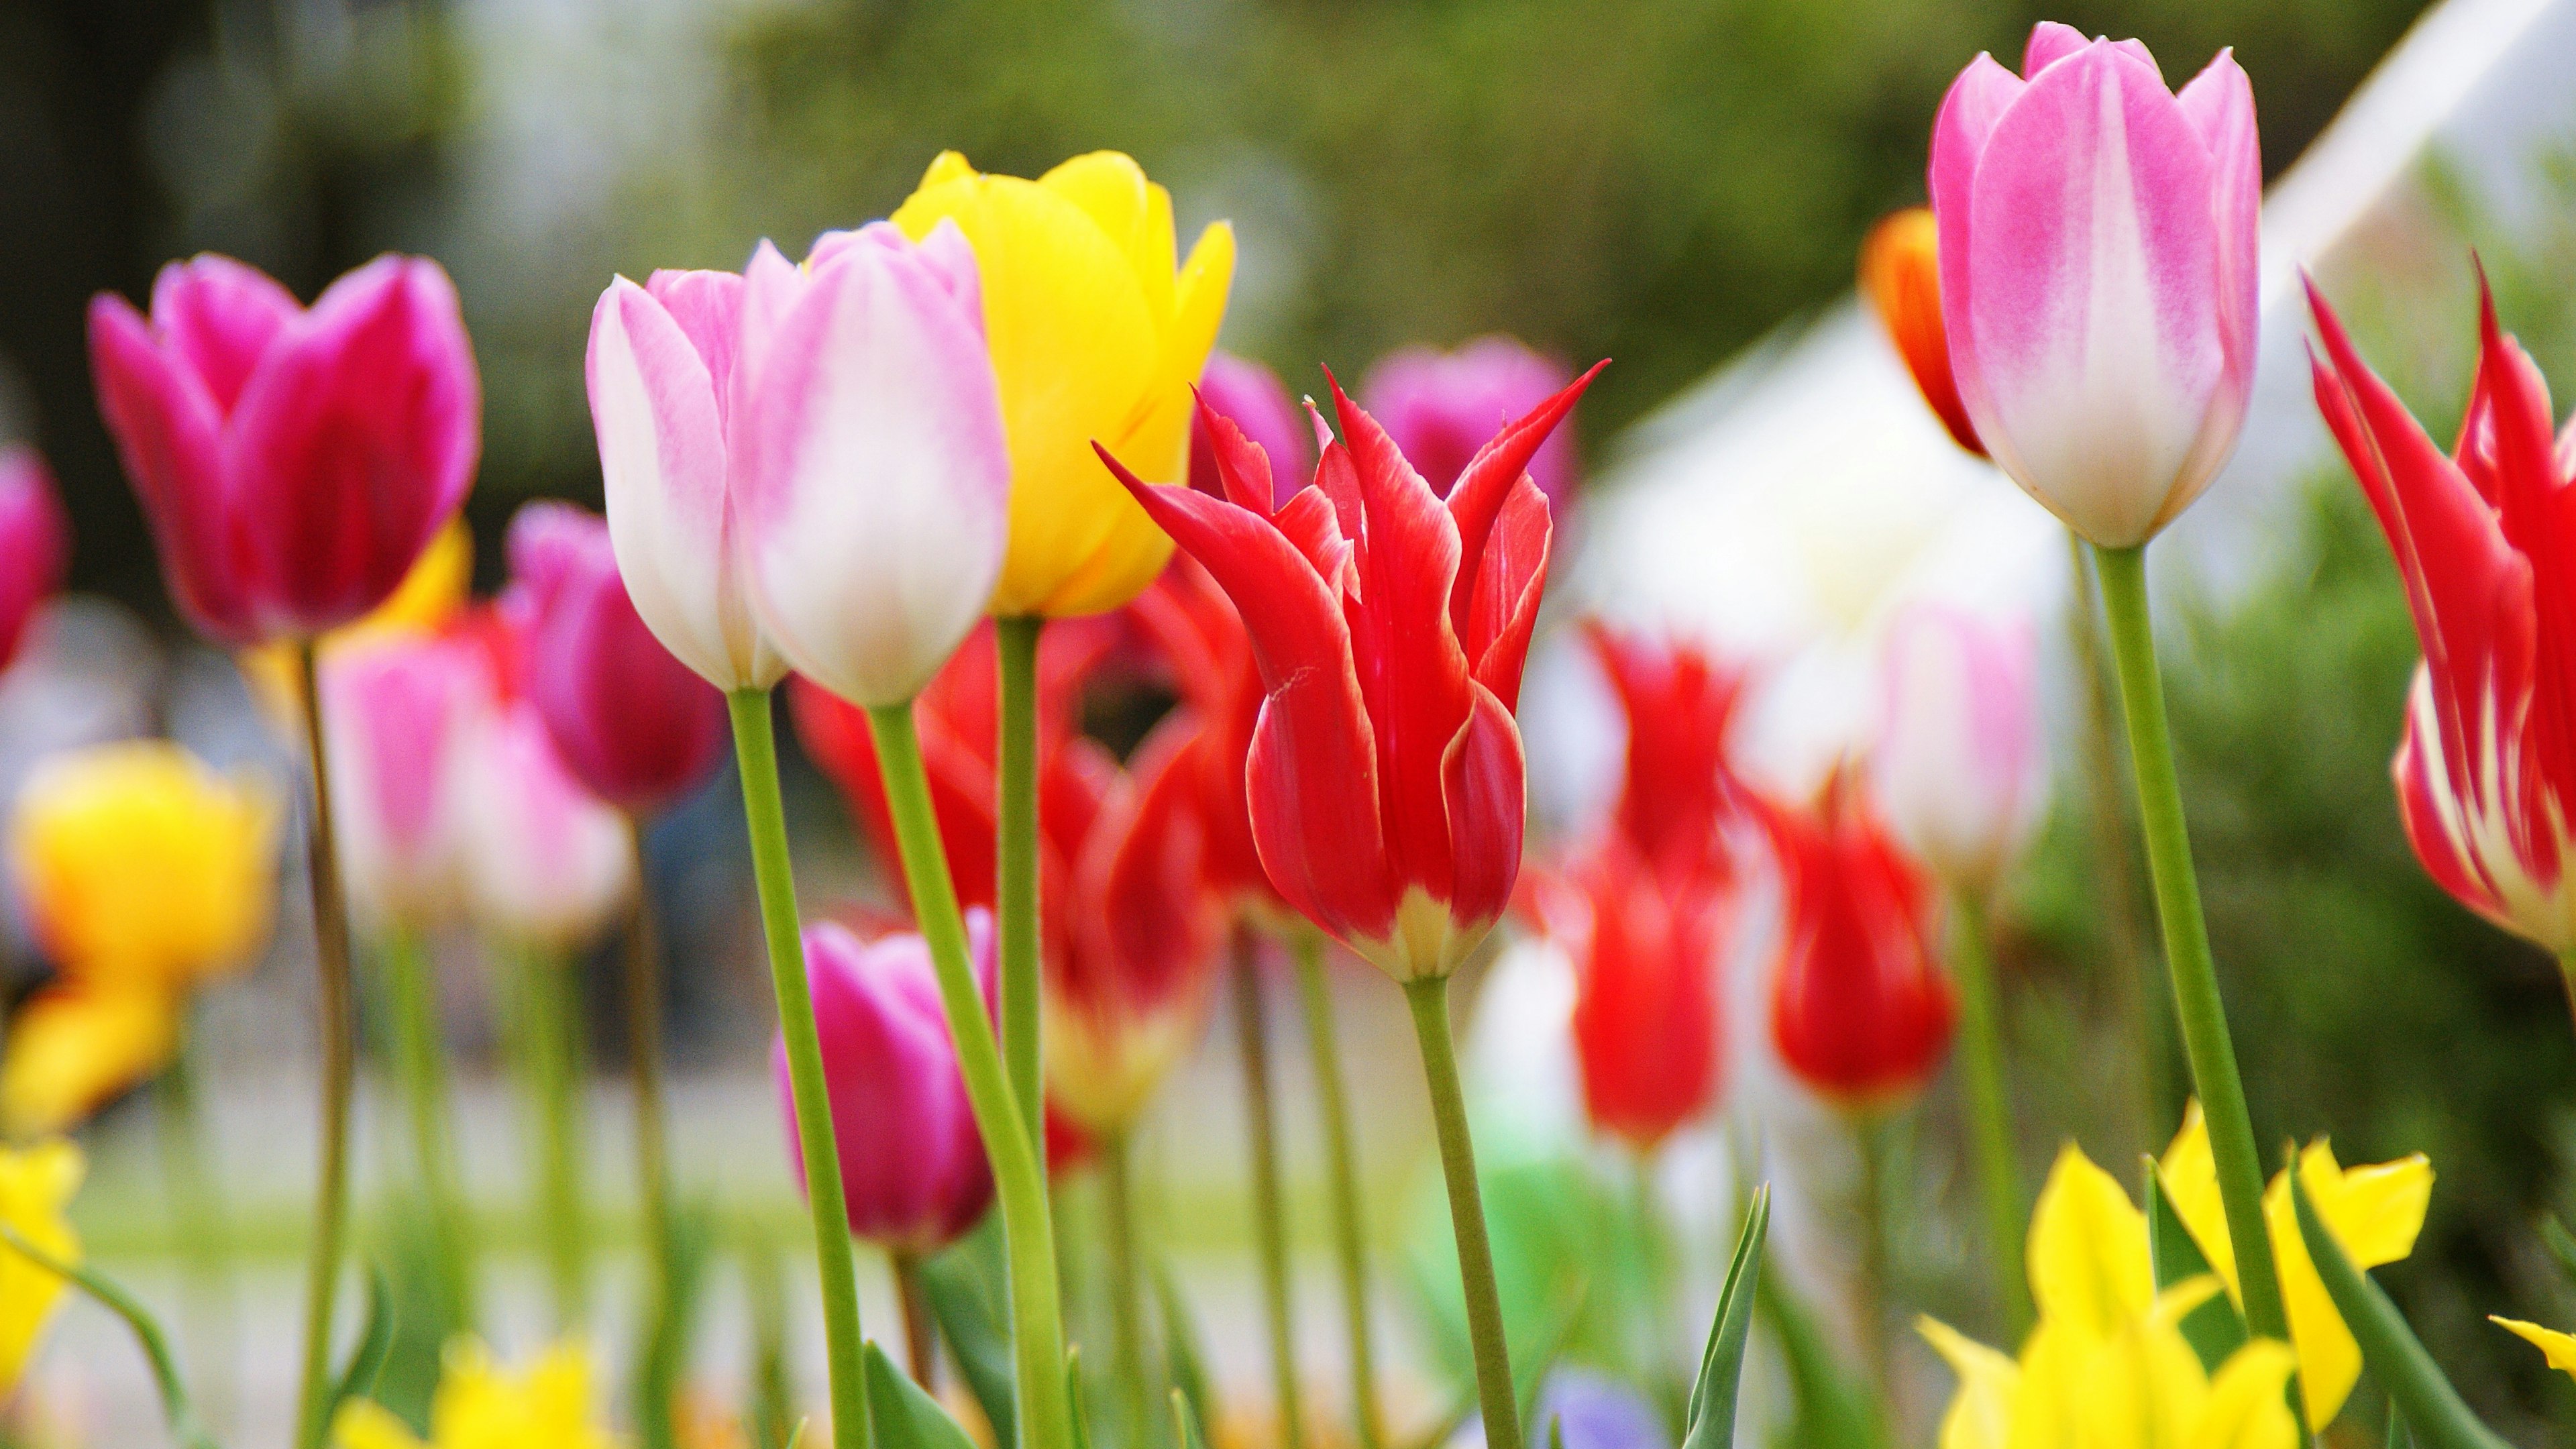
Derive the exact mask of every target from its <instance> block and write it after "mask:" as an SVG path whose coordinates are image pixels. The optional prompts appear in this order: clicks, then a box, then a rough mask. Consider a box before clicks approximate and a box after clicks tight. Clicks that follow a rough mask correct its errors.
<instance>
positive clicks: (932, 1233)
mask: <svg viewBox="0 0 2576 1449" xmlns="http://www.w3.org/2000/svg"><path fill="white" fill-rule="evenodd" d="M966 925H967V933H968V936H969V937H970V939H971V940H972V942H973V947H974V958H975V966H976V974H977V976H978V977H979V978H980V979H981V981H982V983H983V987H984V995H985V999H986V1000H987V1001H988V1002H989V1001H990V1000H991V998H992V994H993V971H994V967H993V931H992V918H991V917H990V916H988V915H986V914H985V913H984V912H982V911H980V910H979V911H971V912H969V913H968V914H967V917H966ZM805 959H806V961H807V963H808V965H807V968H806V971H807V976H808V989H809V990H810V991H811V992H812V993H813V996H814V1025H815V1028H816V1030H817V1031H818V1032H819V1033H820V1035H821V1037H822V1043H823V1078H824V1082H825V1083H826V1086H827V1088H828V1090H829V1092H830V1094H831V1099H832V1135H833V1140H834V1142H835V1143H836V1144H837V1146H838V1147H839V1149H840V1158H841V1191H842V1194H843V1196H844V1198H845V1199H846V1200H847V1203H848V1206H849V1214H850V1232H851V1233H852V1234H853V1235H855V1236H857V1237H861V1238H865V1239H867V1240H868V1241H869V1242H872V1243H875V1244H877V1245H879V1246H880V1247H884V1248H888V1249H892V1250H894V1251H898V1252H908V1253H932V1252H936V1251H938V1250H939V1249H941V1248H944V1247H946V1246H947V1245H948V1244H949V1243H951V1242H953V1241H955V1240H956V1239H957V1238H958V1237H959V1236H960V1235H961V1234H963V1233H964V1232H965V1231H966V1230H967V1229H968V1228H971V1227H973V1226H974V1225H975V1223H976V1221H977V1220H978V1219H980V1218H982V1217H983V1216H984V1210H985V1208H987V1207H988V1206H990V1205H991V1204H992V1201H993V1172H992V1168H991V1167H990V1166H989V1165H988V1164H987V1163H986V1162H985V1159H984V1139H983V1137H982V1135H981V1134H980V1133H978V1132H977V1131H976V1128H975V1114H974V1112H973V1110H972V1108H971V1107H969V1105H968V1103H967V1100H966V1080H965V1078H964V1076H963V1075H961V1074H960V1072H959V1071H958V1067H957V1047H956V1043H955V1041H954V1040H953V1039H951V1038H950V1036H949V1034H948V1017H947V1014H946V1012H945V1011H944V1010H943V1009H942V1008H941V1006H940V1000H939V981H938V978H937V976H936V975H935V974H934V973H933V971H932V969H931V964H930V948H929V947H928V946H927V945H925V944H923V942H922V939H921V937H919V936H917V935H914V934H913V933H911V932H909V931H905V932H899V933H897V934H894V935H890V936H884V937H881V938H879V939H877V940H875V941H873V942H868V943H865V944H862V943H861V942H860V940H859V938H858V937H856V936H854V935H852V934H850V932H849V930H848V929H847V928H845V927H843V926H840V925H837V924H834V923H831V922H824V923H822V924H819V925H815V926H810V927H808V928H807V929H806V931H805ZM771 1057H772V1060H773V1062H774V1070H775V1073H776V1075H777V1078H778V1100H779V1104H780V1106H781V1108H782V1109H783V1110H784V1112H785V1114H786V1119H787V1151H788V1155H789V1160H790V1161H791V1162H792V1163H793V1164H794V1166H795V1169H796V1181H797V1185H798V1186H799V1187H800V1188H801V1187H802V1186H803V1185H804V1182H805V1158H804V1153H803V1149H802V1147H801V1146H800V1145H799V1143H798V1140H797V1136H796V1107H795V1102H794V1100H793V1097H792V1094H791V1092H790V1089H789V1083H788V1077H787V1048H786V1045H785V1044H784V1043H783V1042H782V1043H779V1044H778V1045H776V1046H775V1047H774V1048H773V1049H772V1052H771Z"/></svg>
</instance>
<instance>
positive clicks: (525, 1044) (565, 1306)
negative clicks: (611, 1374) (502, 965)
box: [516, 947, 590, 1333]
mask: <svg viewBox="0 0 2576 1449" xmlns="http://www.w3.org/2000/svg"><path fill="white" fill-rule="evenodd" d="M516 955H517V957H518V959H517V962H516V967H517V971H516V974H517V976H518V983H517V984H518V993H519V1002H520V1015H519V1029H518V1037H519V1072H520V1077H521V1081H522V1086H523V1088H524V1090H525V1091H526V1092H527V1097H528V1124H529V1128H530V1133H529V1137H530V1142H531V1144H532V1145H533V1147H534V1149H535V1153H534V1156H535V1160H534V1161H533V1162H532V1163H531V1164H530V1168H531V1176H532V1177H533V1179H534V1181H535V1183H536V1189H537V1195H536V1203H535V1208H536V1214H537V1223H538V1226H539V1230H540V1232H541V1235H542V1236H543V1238H544V1241H545V1245H546V1275H547V1278H548V1279H549V1286H550V1288H551V1289H552V1292H553V1295H554V1309H555V1328H556V1331H557V1332H561V1333H569V1332H571V1331H572V1330H573V1329H574V1328H575V1327H577V1326H578V1325H579V1324H581V1322H582V1321H583V1320H584V1319H585V1318H586V1317H587V1300H588V1298H589V1287H590V1246H589V1244H590V1232H589V1228H588V1226H587V1225H586V1224H585V1223H584V1222H583V1220H582V1219H583V1216H584V1214H583V1202H582V1194H583V1189H582V1183H583V1178H584V1173H583V1170H582V1129H581V1116H582V1113H581V1072H580V1069H579V1067H578V1066H577V1065H576V1063H577V1061H578V1049H577V1047H578V1044H577V1033H578V1032H579V1030H580V1025H579V1015H578V1013H577V1012H575V1011H574V1010H573V1009H572V995H573V993H572V985H573V980H572V975H573V965H572V963H571V962H570V961H568V960H566V959H565V958H564V957H563V956H562V955H560V954H558V953H556V952H553V951H549V950H543V949H538V948H533V947H531V948H525V949H522V950H520V951H519V952H517V953H516Z"/></svg>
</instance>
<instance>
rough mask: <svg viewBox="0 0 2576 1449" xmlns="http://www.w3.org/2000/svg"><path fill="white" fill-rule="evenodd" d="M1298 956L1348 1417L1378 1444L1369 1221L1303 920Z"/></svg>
mask: <svg viewBox="0 0 2576 1449" xmlns="http://www.w3.org/2000/svg"><path fill="white" fill-rule="evenodd" d="M1290 944H1291V945H1292V946H1293V947H1294V948H1295V952H1296V957H1297V988H1298V996H1299V999H1300V1000H1301V1001H1302V1003H1303V1004H1304V1007H1305V1013H1306V1048H1307V1052H1308V1054H1309V1056H1310V1057H1311V1058H1312V1059H1313V1062H1314V1071H1315V1092H1316V1095H1317V1096H1318V1097H1319V1098H1320V1099H1321V1101H1320V1104H1319V1105H1320V1106H1321V1107H1322V1109H1323V1118H1324V1153H1325V1166H1326V1167H1327V1168H1328V1169H1329V1177H1330V1181H1331V1186H1332V1202H1333V1247H1334V1250H1335V1256H1337V1257H1338V1258H1339V1259H1340V1260H1341V1273H1342V1312H1343V1314H1344V1316H1345V1317H1346V1318H1347V1320H1348V1323H1349V1332H1350V1339H1351V1417H1352V1420H1353V1422H1354V1424H1355V1426H1356V1427H1357V1429H1358V1431H1359V1444H1360V1449H1379V1443H1380V1437H1379V1433H1378V1423H1379V1420H1378V1412H1377V1362H1376V1355H1375V1354H1374V1353H1373V1352H1371V1350H1370V1347H1369V1271H1368V1228H1367V1224H1366V1222H1365V1221H1364V1219H1363V1218H1362V1216H1361V1211H1360V1172H1359V1153H1358V1152H1357V1151H1356V1150H1355V1149H1354V1148H1353V1146H1352V1142H1351V1106H1350V1101H1349V1098H1348V1097H1347V1096H1345V1095H1344V1093H1343V1091H1342V1051H1341V1043H1340V1033H1339V1032H1338V1031H1337V1030H1336V1029H1335V1027H1334V1024H1333V993H1332V987H1331V985H1330V984H1329V983H1328V982H1326V980H1325V979H1324V938H1323V936H1322V934H1321V933H1319V932H1317V931H1315V930H1313V929H1311V928H1302V929H1300V930H1298V931H1297V933H1296V935H1295V937H1294V939H1293V940H1292V941H1291V943H1290Z"/></svg>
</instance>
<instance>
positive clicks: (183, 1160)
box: [155, 1047, 237, 1423]
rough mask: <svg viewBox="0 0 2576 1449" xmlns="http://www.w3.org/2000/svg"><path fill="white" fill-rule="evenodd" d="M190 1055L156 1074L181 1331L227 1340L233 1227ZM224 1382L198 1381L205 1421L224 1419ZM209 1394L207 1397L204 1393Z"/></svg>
mask: <svg viewBox="0 0 2576 1449" xmlns="http://www.w3.org/2000/svg"><path fill="white" fill-rule="evenodd" d="M196 1068H197V1060H196V1053H195V1052H193V1051H191V1050H188V1049H187V1048H185V1047H182V1048H181V1049H180V1051H179V1052H178V1054H177V1055H175V1056H174V1057H172V1058H171V1060H170V1065H169V1066H167V1067H164V1068H163V1069H162V1071H161V1078H160V1084H159V1090H160V1109H161V1110H160V1111H159V1112H158V1113H156V1114H155V1115H157V1116H158V1117H159V1118H160V1128H161V1131H160V1138H161V1171H162V1180H163V1183H164V1185H165V1186H166V1187H167V1188H168V1190H169V1194H170V1203H169V1206H170V1211H171V1215H172V1219H173V1221H172V1224H171V1226H172V1229H173V1231H174V1232H175V1233H176V1235H177V1241H178V1246H179V1255H180V1260H181V1262H182V1264H183V1265H184V1273H185V1277H186V1281H187V1327H188V1336H189V1338H190V1339H191V1340H192V1341H194V1342H195V1343H197V1344H200V1345H206V1344H220V1343H230V1342H232V1341H233V1335H234V1333H235V1332H236V1329H237V1325H236V1324H235V1322H234V1320H235V1317H236V1314H235V1305H234V1301H233V1279H232V1225H231V1222H230V1220H229V1217H228V1215H227V1214H226V1212H225V1211H224V1195H223V1187H222V1184H221V1183H220V1182H219V1181H218V1180H217V1179H216V1177H215V1175H214V1174H213V1173H212V1172H210V1171H208V1170H207V1167H206V1150H205V1133H206V1127H205V1119H204V1117H203V1116H202V1115H201V1114H200V1113H199V1111H198V1107H197V1080H196ZM228 1387H229V1385H227V1384H225V1383H224V1382H223V1380H222V1379H220V1378H217V1379H213V1380H207V1381H201V1382H200V1383H199V1385H198V1388H199V1389H200V1391H201V1392H200V1395H199V1403H200V1405H201V1406H203V1407H202V1413H203V1415H204V1417H205V1418H206V1419H207V1420H208V1421H210V1422H216V1423H220V1422H222V1421H224V1420H225V1419H227V1418H229V1417H230V1415H229V1414H228V1413H225V1412H222V1411H221V1410H219V1409H218V1407H217V1406H216V1393H217V1392H221V1391H222V1390H224V1389H226V1388H228ZM207 1391H213V1392H207Z"/></svg>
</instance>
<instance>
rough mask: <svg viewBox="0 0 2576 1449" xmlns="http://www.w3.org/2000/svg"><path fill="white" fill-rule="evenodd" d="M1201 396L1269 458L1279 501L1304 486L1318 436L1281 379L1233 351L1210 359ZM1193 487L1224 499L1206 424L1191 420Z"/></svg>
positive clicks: (1194, 415) (1201, 381)
mask: <svg viewBox="0 0 2576 1449" xmlns="http://www.w3.org/2000/svg"><path fill="white" fill-rule="evenodd" d="M1199 396H1200V397H1202V398H1204V399H1206V400H1207V405H1208V406H1209V407H1210V408H1213V409H1214V410H1215V411H1216V413H1217V415H1218V416H1220V417H1225V418H1231V419H1232V420H1233V421H1234V425H1235V426H1236V427H1238V428H1241V429H1242V430H1243V435H1244V436H1245V437H1247V438H1250V439H1251V440H1252V441H1254V442H1256V443H1259V444H1260V445H1261V451H1262V452H1264V453H1267V454H1269V455H1270V476H1271V477H1272V478H1273V479H1275V480H1277V481H1276V482H1275V483H1274V484H1273V485H1272V486H1273V487H1274V488H1276V489H1278V490H1280V492H1279V496H1278V499H1277V501H1278V502H1280V503H1285V502H1287V501H1288V497H1289V495H1290V494H1292V493H1295V492H1296V491H1297V490H1298V489H1299V488H1302V487H1304V486H1305V479H1306V478H1307V477H1308V476H1309V475H1311V474H1312V473H1313V472H1314V471H1315V434H1314V431H1313V429H1311V428H1310V427H1308V426H1307V423H1306V419H1305V418H1304V417H1302V416H1301V415H1299V413H1298V411H1297V402H1296V399H1294V398H1291V397H1290V396H1288V385H1287V384H1286V383H1284V382H1281V381H1280V380H1279V374H1277V373H1275V372H1272V371H1271V370H1270V369H1269V368H1266V367H1264V366H1262V365H1261V364H1260V363H1258V362H1253V361H1250V360H1248V359H1246V358H1241V357H1237V356H1235V355H1234V354H1232V353H1230V352H1212V353H1209V354H1208V363H1207V372H1206V373H1205V374H1204V375H1203V376H1201V377H1200V378H1199ZM1190 486H1191V487H1193V488H1195V489H1197V490H1199V491H1200V492H1201V493H1205V494H1207V495H1208V496H1210V497H1212V498H1223V497H1224V496H1225V483H1224V481H1223V480H1222V479H1220V478H1219V477H1218V476H1217V465H1216V449H1215V447H1214V445H1212V444H1211V443H1210V442H1209V441H1208V432H1207V425H1206V424H1205V423H1202V422H1200V421H1199V420H1198V414H1197V413H1196V412H1193V413H1191V415H1190Z"/></svg>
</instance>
